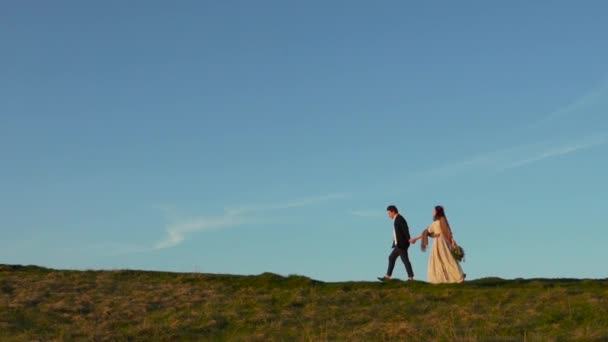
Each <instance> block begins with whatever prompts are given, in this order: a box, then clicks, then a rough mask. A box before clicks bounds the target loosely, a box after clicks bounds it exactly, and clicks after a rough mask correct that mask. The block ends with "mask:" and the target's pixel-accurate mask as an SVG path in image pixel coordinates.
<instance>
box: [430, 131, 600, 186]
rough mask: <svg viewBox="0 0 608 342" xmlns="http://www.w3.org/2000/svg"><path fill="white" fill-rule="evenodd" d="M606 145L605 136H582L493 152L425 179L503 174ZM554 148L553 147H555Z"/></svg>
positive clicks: (436, 171) (448, 165)
mask: <svg viewBox="0 0 608 342" xmlns="http://www.w3.org/2000/svg"><path fill="white" fill-rule="evenodd" d="M606 143H608V134H606V133H605V134H601V135H596V136H591V137H585V138H582V139H580V140H578V141H571V142H568V143H562V144H560V145H557V144H556V143H555V142H553V143H549V142H545V143H535V144H530V145H524V146H516V147H512V148H508V149H502V150H497V151H493V152H489V153H485V154H480V155H477V156H474V157H472V158H470V159H466V160H462V161H459V162H455V163H451V164H447V165H444V166H442V167H439V168H437V169H433V170H429V171H427V172H426V173H425V175H426V176H427V178H433V179H434V178H436V177H448V176H455V175H458V174H462V173H468V172H471V171H504V170H509V169H515V168H519V167H523V166H526V165H529V164H532V163H537V162H541V161H543V160H546V159H550V158H556V157H559V156H564V155H567V154H572V153H576V152H579V151H583V150H586V149H590V148H593V147H597V146H601V145H604V144H606ZM556 145H557V146H556Z"/></svg>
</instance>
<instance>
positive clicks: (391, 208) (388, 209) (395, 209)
mask: <svg viewBox="0 0 608 342" xmlns="http://www.w3.org/2000/svg"><path fill="white" fill-rule="evenodd" d="M386 211H392V212H394V213H395V214H399V210H397V207H395V206H394V205H389V206H388V207H386Z"/></svg>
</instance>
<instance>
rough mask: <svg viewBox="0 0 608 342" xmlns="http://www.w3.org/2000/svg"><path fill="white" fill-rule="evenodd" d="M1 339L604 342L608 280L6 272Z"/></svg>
mask: <svg viewBox="0 0 608 342" xmlns="http://www.w3.org/2000/svg"><path fill="white" fill-rule="evenodd" d="M0 340H1V341H32V340H39V341H50V340H57V341H62V340H66V341H69V340H99V341H121V340H130V341H132V340H141V341H150V340H166V341H174V340H186V341H187V340H248V341H267V340H303V341H324V340H345V341H346V340H362V341H391V340H394V341H397V340H400V341H403V340H408V341H430V340H438V341H524V340H525V341H551V340H556V341H557V340H584V341H590V340H597V341H601V340H608V280H577V279H529V280H526V279H519V280H509V281H507V280H502V279H499V278H487V279H480V280H476V281H471V282H468V283H466V284H462V285H440V286H437V285H430V284H426V283H423V282H411V283H406V282H402V281H397V280H394V281H391V282H388V283H380V282H343V283H324V282H320V281H315V280H311V279H309V278H306V277H301V276H289V277H282V276H278V275H275V274H270V273H265V274H261V275H258V276H234V275H215V274H195V273H166V272H147V271H131V270H120V271H62V270H51V269H45V268H40V267H36V266H13V265H0Z"/></svg>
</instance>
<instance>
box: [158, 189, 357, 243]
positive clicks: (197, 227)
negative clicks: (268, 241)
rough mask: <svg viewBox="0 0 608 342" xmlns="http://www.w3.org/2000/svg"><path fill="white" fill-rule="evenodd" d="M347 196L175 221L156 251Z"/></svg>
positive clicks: (229, 210) (254, 207)
mask: <svg viewBox="0 0 608 342" xmlns="http://www.w3.org/2000/svg"><path fill="white" fill-rule="evenodd" d="M347 197H348V196H347V195H345V194H329V195H324V196H317V197H307V198H301V199H296V200H291V201H285V202H283V203H276V204H268V205H249V206H242V207H238V208H234V209H227V210H226V211H225V212H224V213H223V214H222V215H218V216H213V217H199V218H194V219H177V220H176V219H173V220H172V222H171V223H169V224H168V225H167V227H166V232H167V236H166V237H165V239H164V240H162V241H161V242H159V243H158V244H156V246H155V249H164V248H170V247H174V246H177V245H178V244H180V243H182V242H183V241H184V240H185V239H186V238H187V236H188V235H190V234H193V233H198V232H206V231H213V230H219V229H225V228H231V227H236V226H241V225H246V224H253V223H256V222H261V221H265V220H264V219H263V218H260V217H259V215H260V214H264V213H269V212H275V211H280V210H286V209H293V208H298V207H306V206H312V205H317V204H321V203H324V202H327V201H331V200H338V199H344V198H347ZM173 216H175V215H173Z"/></svg>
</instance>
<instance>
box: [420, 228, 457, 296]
mask: <svg viewBox="0 0 608 342" xmlns="http://www.w3.org/2000/svg"><path fill="white" fill-rule="evenodd" d="M428 231H429V233H431V234H433V248H432V249H431V256H430V257H429V272H428V278H429V283H433V284H439V283H459V282H462V281H463V280H464V273H463V272H462V268H461V267H460V264H459V263H458V261H456V259H454V257H453V256H452V253H451V251H450V244H449V243H448V241H446V240H445V239H444V237H443V236H442V235H441V226H440V225H439V221H434V222H433V224H431V226H430V227H429V228H428Z"/></svg>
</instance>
